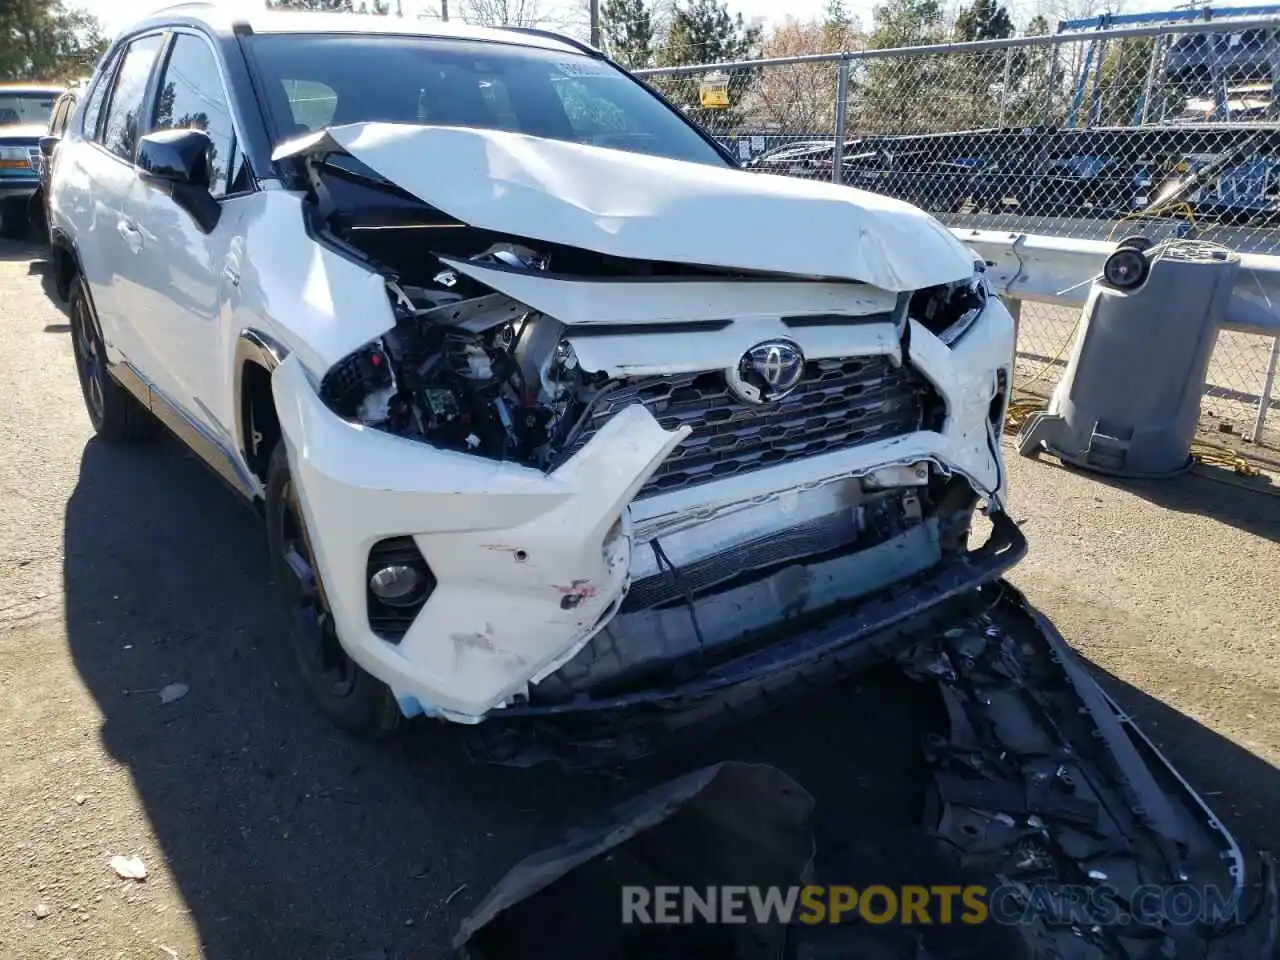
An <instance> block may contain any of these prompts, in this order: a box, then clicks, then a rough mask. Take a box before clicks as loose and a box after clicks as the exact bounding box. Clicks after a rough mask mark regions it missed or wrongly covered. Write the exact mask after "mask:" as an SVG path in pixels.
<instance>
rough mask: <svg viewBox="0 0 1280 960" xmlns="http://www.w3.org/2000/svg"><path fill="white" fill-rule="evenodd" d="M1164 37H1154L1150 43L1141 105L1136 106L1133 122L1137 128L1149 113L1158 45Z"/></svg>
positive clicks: (1145, 120) (1158, 58)
mask: <svg viewBox="0 0 1280 960" xmlns="http://www.w3.org/2000/svg"><path fill="white" fill-rule="evenodd" d="M1162 40H1164V37H1156V38H1155V39H1153V40H1152V41H1151V57H1150V59H1148V60H1147V78H1146V80H1145V81H1143V84H1142V103H1141V104H1139V105H1138V116H1137V117H1135V118H1134V119H1135V121H1136V122H1137V124H1138V125H1139V126H1141V125H1142V124H1144V123H1146V122H1147V114H1148V113H1149V112H1150V111H1151V91H1152V88H1153V87H1154V86H1155V82H1156V63H1157V62H1159V60H1160V45H1161V41H1162Z"/></svg>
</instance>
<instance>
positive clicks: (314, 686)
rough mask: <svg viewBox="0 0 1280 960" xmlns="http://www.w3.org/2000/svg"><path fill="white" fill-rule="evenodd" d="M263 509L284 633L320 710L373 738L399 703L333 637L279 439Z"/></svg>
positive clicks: (393, 721) (389, 724)
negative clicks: (286, 621)
mask: <svg viewBox="0 0 1280 960" xmlns="http://www.w3.org/2000/svg"><path fill="white" fill-rule="evenodd" d="M265 512H266V520H267V543H268V545H269V547H270V550H271V567H272V571H273V573H274V574H275V579H276V583H277V584H278V585H279V587H280V590H281V593H282V595H283V596H284V599H285V603H286V604H287V605H288V607H289V614H290V631H289V632H290V635H291V639H292V643H293V650H294V654H295V656H296V657H297V661H298V668H299V669H300V670H301V671H302V676H303V679H304V680H305V681H306V684H307V688H308V689H309V690H310V692H311V695H312V697H313V698H314V699H315V701H316V703H317V704H318V705H319V707H320V709H321V711H323V712H324V714H325V715H326V716H327V717H328V718H329V719H330V720H331V721H333V723H335V724H336V725H337V726H339V727H341V728H342V729H343V730H346V731H347V732H348V733H352V734H355V735H356V736H359V737H365V738H368V739H374V740H377V739H382V738H383V737H386V736H389V735H390V734H392V733H394V732H395V731H396V730H397V729H398V728H399V727H400V725H401V721H402V715H401V713H400V708H399V706H398V705H397V704H396V702H395V698H394V697H393V696H392V695H391V691H390V690H389V689H388V688H387V685H386V684H384V683H383V682H382V681H381V680H378V679H377V678H376V677H374V676H373V675H371V674H370V673H368V672H367V671H365V670H364V669H362V668H361V667H360V666H359V664H357V663H355V662H354V661H353V660H352V659H351V658H350V657H349V656H347V653H346V651H345V650H343V649H342V645H341V643H339V641H338V637H337V633H336V632H335V630H334V625H333V617H332V615H331V614H330V613H329V610H328V605H327V603H326V602H325V599H324V588H323V585H322V584H321V583H320V580H319V571H318V570H317V569H316V567H315V562H314V560H313V559H312V553H311V548H310V546H309V545H308V542H307V532H306V523H305V520H304V519H303V516H302V510H301V509H300V507H299V504H298V499H297V494H296V491H295V489H294V487H293V483H292V480H291V478H290V474H289V458H288V455H287V453H286V451H285V446H284V442H283V441H281V442H279V443H277V444H276V447H275V449H274V450H273V451H272V452H271V464H270V466H269V467H268V469H267V490H266V511H265Z"/></svg>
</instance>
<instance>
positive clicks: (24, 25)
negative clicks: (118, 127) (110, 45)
mask: <svg viewBox="0 0 1280 960" xmlns="http://www.w3.org/2000/svg"><path fill="white" fill-rule="evenodd" d="M106 46H107V41H106V39H105V38H104V37H103V36H102V27H101V25H100V24H99V23H98V19H97V18H96V17H94V16H92V15H91V14H88V13H86V12H85V11H83V10H78V9H72V8H68V7H67V6H66V5H65V4H64V3H63V2H62V0H3V2H0V80H64V81H65V80H73V79H76V78H78V77H82V76H85V75H86V74H88V73H89V72H90V71H91V70H92V69H93V65H94V63H95V62H96V61H97V59H98V57H99V56H101V55H102V52H103V51H104V50H105V49H106Z"/></svg>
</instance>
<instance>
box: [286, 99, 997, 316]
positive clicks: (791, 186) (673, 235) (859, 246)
mask: <svg viewBox="0 0 1280 960" xmlns="http://www.w3.org/2000/svg"><path fill="white" fill-rule="evenodd" d="M339 150H340V151H344V152H346V153H348V154H350V155H351V156H353V157H355V158H356V159H357V160H359V161H361V162H362V163H364V164H366V165H367V166H369V167H370V168H372V169H373V170H375V171H376V172H377V173H379V174H381V175H382V176H384V177H386V178H387V179H388V180H391V181H392V182H394V183H395V184H397V185H398V186H400V187H402V188H404V189H405V190H407V191H409V192H410V193H412V194H413V195H414V196H416V197H418V198H419V199H420V200H422V201H423V202H425V203H428V204H430V205H431V206H433V207H435V208H436V209H438V210H440V211H441V212H443V213H445V214H447V215H449V216H451V217H454V218H456V219H457V220H460V221H462V222H464V223H467V224H470V225H471V226H473V227H477V228H480V229H485V230H493V231H495V232H499V233H506V234H512V235H515V236H518V237H524V238H526V239H530V240H543V241H546V242H550V243H558V244H564V245H567V246H573V247H580V248H583V249H586V250H592V251H595V252H597V253H601V254H606V255H609V256H617V257H626V258H630V259H639V260H661V261H670V262H676V263H691V264H700V265H705V266H711V267H721V268H728V269H737V270H752V271H762V272H768V273H782V274H793V275H796V276H804V277H826V278H833V279H842V280H856V281H861V282H863V283H869V284H872V285H874V286H877V287H881V288H882V289H885V290H892V291H904V290H918V289H920V288H922V287H929V286H934V285H936V284H940V283H949V282H951V281H954V280H959V279H961V278H963V277H967V276H969V275H970V274H971V273H972V271H973V261H974V257H973V254H972V253H970V252H969V251H968V250H967V249H966V248H965V247H964V246H963V245H962V244H961V243H960V242H959V241H958V240H956V239H955V238H954V237H953V236H952V235H951V233H950V232H949V231H948V230H947V229H946V228H945V227H943V226H942V225H941V224H940V223H938V222H937V221H936V220H935V219H933V218H932V217H931V216H929V215H928V214H926V213H924V212H923V211H921V210H919V209H917V208H916V207H913V206H911V205H910V204H907V203H903V202H902V201H900V200H894V199H891V198H889V197H882V196H879V195H877V194H873V193H867V192H865V191H862V190H855V189H852V188H850V187H845V186H839V185H836V184H831V183H821V182H813V181H807V180H799V179H796V178H792V177H782V176H771V175H769V174H760V173H750V172H747V171H744V170H738V169H735V168H732V167H720V166H713V165H709V164H701V163H690V162H687V161H683V160H669V159H666V158H664V157H652V156H647V155H645V154H638V153H631V152H628V151H623V150H612V149H606V148H603V147H594V146H588V145H585V144H580V143H571V142H567V141H561V140H546V139H542V138H540V137H531V136H526V135H524V134H519V133H511V132H509V131H504V130H480V129H472V128H462V127H437V126H419V125H414V124H398V123H356V124H349V125H345V126H337V127H330V128H329V129H328V130H325V131H322V132H320V133H316V134H311V135H309V136H305V137H300V138H297V139H294V140H290V141H288V142H287V143H284V144H282V145H281V146H280V147H279V148H277V150H276V152H275V154H274V158H275V159H277V160H280V159H284V158H287V157H295V156H304V155H307V154H323V153H328V152H334V151H339Z"/></svg>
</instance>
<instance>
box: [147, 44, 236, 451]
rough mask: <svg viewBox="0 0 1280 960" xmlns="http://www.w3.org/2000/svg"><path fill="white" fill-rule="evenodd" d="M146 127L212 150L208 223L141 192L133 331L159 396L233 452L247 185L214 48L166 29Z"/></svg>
mask: <svg viewBox="0 0 1280 960" xmlns="http://www.w3.org/2000/svg"><path fill="white" fill-rule="evenodd" d="M150 129H151V130H152V131H155V130H167V129H198V130H203V131H204V132H205V133H207V134H208V135H209V138H210V140H211V142H212V144H213V157H212V163H211V170H212V173H211V179H210V184H209V192H210V193H211V194H212V195H213V197H214V198H215V199H216V200H217V201H218V202H219V204H220V206H221V213H220V216H219V218H218V222H217V224H216V225H215V226H214V227H213V228H212V229H211V230H210V231H209V232H207V233H206V232H205V231H204V230H202V229H201V227H200V226H199V225H198V224H197V223H196V220H195V218H194V217H192V215H191V214H190V213H188V212H187V211H186V210H184V209H183V208H182V207H181V206H179V205H178V203H177V202H175V201H174V199H173V197H172V196H171V195H170V193H169V191H167V190H165V189H162V188H160V187H159V186H156V185H149V184H144V185H143V187H144V188H143V192H142V200H141V204H140V215H139V224H138V226H139V229H140V230H141V232H142V237H143V242H144V244H145V245H146V246H147V247H148V248H149V249H152V250H155V251H156V252H157V254H156V256H155V257H154V258H153V259H152V261H151V264H150V270H151V273H152V276H151V281H150V282H149V283H148V284H147V288H148V289H147V297H148V303H147V304H146V309H145V310H143V311H140V319H139V325H140V330H139V334H140V336H141V338H142V339H143V340H144V341H145V342H146V344H147V348H148V350H149V351H150V353H151V354H152V355H153V356H154V357H156V358H157V360H158V362H159V365H160V366H161V367H162V368H163V369H164V370H165V372H166V374H167V376H166V378H165V383H164V386H165V389H166V391H170V392H171V393H170V395H169V396H167V397H166V398H165V399H167V400H168V401H169V402H170V404H171V405H172V406H174V407H176V408H178V410H177V412H178V413H179V414H180V415H182V417H183V418H184V419H185V420H186V421H187V422H188V423H189V424H190V425H191V426H193V427H195V428H197V429H198V430H200V432H202V433H204V434H205V436H206V439H213V440H215V441H216V442H217V443H218V445H219V446H220V447H222V448H223V450H224V451H234V450H235V448H236V445H235V440H234V436H235V434H234V424H233V423H232V419H233V413H232V399H231V397H230V396H229V395H228V390H229V387H228V385H227V384H228V381H229V378H228V377H227V376H226V370H227V364H228V363H230V360H231V356H232V353H233V351H234V349H235V345H234V331H231V330H230V326H231V323H230V317H231V312H232V310H233V309H234V307H235V305H236V303H237V302H238V298H239V290H238V286H239V282H240V269H241V264H240V263H239V260H238V255H237V251H238V250H239V249H240V248H241V247H242V243H239V242H237V241H236V238H237V237H238V236H239V235H240V234H241V232H242V219H243V213H244V210H243V198H244V197H245V196H246V195H247V194H248V193H249V192H250V188H251V186H252V180H251V178H250V177H249V176H248V169H247V166H246V164H245V162H244V160H243V156H242V154H241V152H240V151H239V150H238V149H237V147H236V135H235V129H234V124H233V122H232V119H231V109H230V105H229V97H228V94H227V86H226V85H225V83H224V82H223V76H222V70H221V66H220V63H219V60H218V57H217V54H216V53H215V51H214V48H213V45H212V44H211V43H210V42H209V40H208V39H207V38H206V37H205V36H204V35H203V34H200V33H197V32H194V31H183V30H179V29H175V30H174V32H173V34H172V40H171V42H170V44H169V47H168V49H167V51H166V53H165V57H164V60H163V62H162V64H161V67H160V76H159V79H158V81H157V83H156V96H155V107H154V114H153V117H152V123H151V124H150Z"/></svg>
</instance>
